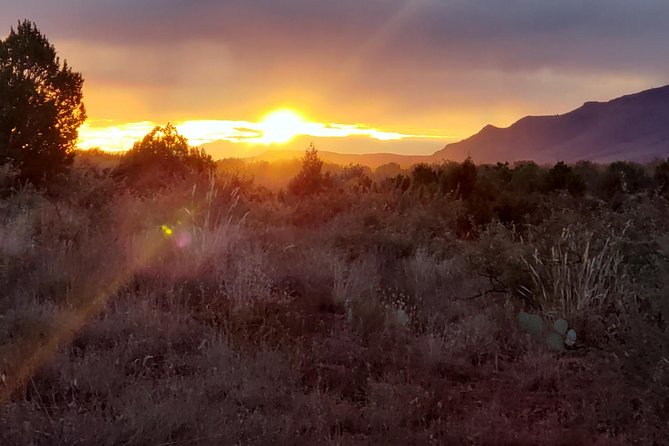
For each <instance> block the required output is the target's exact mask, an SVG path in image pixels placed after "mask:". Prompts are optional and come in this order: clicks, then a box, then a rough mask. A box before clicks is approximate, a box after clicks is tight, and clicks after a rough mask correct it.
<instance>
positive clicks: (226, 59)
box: [0, 0, 669, 125]
mask: <svg viewBox="0 0 669 446" xmlns="http://www.w3.org/2000/svg"><path fill="white" fill-rule="evenodd" d="M0 10H2V11H3V13H2V18H1V19H0V26H1V27H4V29H8V28H9V26H11V25H12V24H13V23H15V21H16V20H17V19H19V18H24V17H27V18H31V19H34V20H36V21H37V23H38V26H40V28H41V29H42V30H44V31H45V32H46V33H47V35H48V36H49V37H50V38H51V39H52V41H62V42H67V45H70V46H71V47H72V55H71V56H70V55H66V56H67V57H68V58H70V59H73V60H74V59H76V60H77V62H78V63H79V65H78V66H82V68H81V69H82V70H84V74H85V76H86V78H87V80H88V81H89V84H90V85H94V86H96V88H98V87H99V88H102V86H105V88H110V89H112V88H116V87H118V88H121V87H123V88H125V89H126V90H127V91H128V92H129V93H128V94H132V93H130V92H131V91H136V92H138V93H137V94H139V92H141V94H142V95H144V97H145V100H146V102H147V103H148V104H149V105H148V106H147V107H148V108H147V110H146V111H147V112H155V113H160V112H161V111H165V110H166V109H169V108H170V107H172V108H173V109H174V110H177V111H178V112H179V113H195V112H196V111H198V110H199V113H200V114H212V113H223V112H229V111H231V110H234V109H236V110H238V111H239V113H242V114H244V113H246V114H247V115H248V114H250V113H252V112H253V110H254V109H255V110H256V112H257V110H258V107H268V106H271V104H272V103H275V102H299V103H301V104H302V105H304V106H305V107H311V108H312V109H314V110H316V111H317V112H318V113H321V114H323V115H326V114H328V113H329V114H330V115H332V119H333V120H335V119H341V118H342V117H345V116H349V117H350V118H351V119H354V120H360V119H362V120H375V121H377V122H379V123H384V124H391V123H392V122H396V121H398V120H401V122H407V123H412V125H413V124H415V123H417V122H424V121H425V120H428V121H429V125H435V124H436V123H437V121H438V120H440V119H441V120H444V121H443V122H447V121H446V120H448V123H452V122H458V119H460V120H463V121H464V120H467V119H469V120H473V119H475V118H476V116H478V119H479V120H480V121H482V120H483V119H495V118H497V119H501V118H500V116H502V115H504V114H505V113H515V112H517V113H520V114H524V112H523V110H525V112H527V113H529V112H541V111H542V110H543V111H544V112H547V113H550V112H551V111H556V112H557V111H565V109H568V108H569V107H570V106H576V105H579V102H582V101H584V100H587V99H591V98H593V99H604V98H607V97H609V96H615V95H618V94H622V93H625V92H632V91H634V90H635V89H637V88H645V87H651V86H654V85H656V84H660V83H666V82H669V58H667V57H666V42H667V41H669V26H666V24H667V23H669V2H666V1H664V0H655V1H652V0H637V1H633V2H632V1H628V0H591V1H583V0H579V1H576V0H560V1H555V2H540V1H536V0H497V1H492V0H365V1H360V0H337V1H325V0H323V1H317V0H292V1H290V0H244V1H240V0H228V1H214V0H190V1H187V0H144V1H141V2H137V1H130V0H114V1H112V0H104V1H96V2H90V1H83V0H60V1H58V2H52V1H46V0H42V1H37V0H23V1H21V2H15V1H7V0H0ZM64 45H65V44H64ZM59 48H60V47H59ZM68 48H69V47H68ZM482 106H483V107H485V110H482V109H481V107H482ZM327 107H329V108H327ZM477 110H478V111H477ZM175 113H176V111H175ZM463 116H465V117H463ZM212 117H214V116H212ZM246 117H248V116H244V118H246ZM149 118H150V117H149ZM498 122H499V121H498ZM448 123H446V124H443V125H449V124H448ZM460 125H465V124H464V122H463V123H461V124H460ZM472 125H474V124H472Z"/></svg>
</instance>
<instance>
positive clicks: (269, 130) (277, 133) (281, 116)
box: [259, 109, 306, 144]
mask: <svg viewBox="0 0 669 446" xmlns="http://www.w3.org/2000/svg"><path fill="white" fill-rule="evenodd" d="M305 124H306V122H305V120H304V118H302V116H300V115H299V114H298V113H297V112H295V111H293V110H290V109H281V110H276V111H273V112H272V113H270V114H268V115H267V116H265V117H264V118H263V120H262V121H260V123H259V127H260V131H261V132H262V137H261V138H260V139H261V141H262V142H264V143H265V144H285V143H287V142H288V141H290V140H291V139H293V138H294V137H295V136H297V135H299V134H301V133H302V132H303V131H304V130H303V129H304V127H305Z"/></svg>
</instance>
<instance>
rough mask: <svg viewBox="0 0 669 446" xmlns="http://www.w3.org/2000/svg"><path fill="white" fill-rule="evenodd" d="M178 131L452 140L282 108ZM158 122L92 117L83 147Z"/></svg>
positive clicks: (247, 139)
mask: <svg viewBox="0 0 669 446" xmlns="http://www.w3.org/2000/svg"><path fill="white" fill-rule="evenodd" d="M175 125H176V127H177V130H178V131H179V133H181V134H182V135H183V136H185V137H186V138H187V139H188V142H189V144H191V145H193V146H202V145H203V144H209V143H212V142H215V141H228V142H232V143H244V144H246V145H248V146H257V145H270V144H286V143H287V142H289V141H290V140H292V139H293V138H295V137H297V136H313V137H318V138H346V137H350V136H358V137H368V138H371V139H376V140H379V141H397V140H402V139H407V138H428V139H448V138H450V137H449V136H444V135H420V134H411V133H400V132H391V131H384V130H378V129H375V128H372V127H369V126H366V125H362V124H336V123H329V124H323V123H319V122H310V121H308V120H306V119H305V118H304V117H303V115H301V114H300V113H298V112H296V111H294V110H290V109H278V110H275V111H273V112H271V113H269V114H267V115H265V116H264V117H263V118H262V119H261V120H260V121H259V122H251V121H232V120H190V121H181V122H176V123H175ZM155 126H156V124H155V123H153V122H150V121H142V122H132V123H115V122H113V121H109V120H88V121H86V122H85V123H84V125H82V126H81V128H80V129H79V143H78V147H79V148H80V149H83V150H86V149H92V148H100V149H102V150H106V151H112V152H114V151H124V150H128V149H130V148H131V147H132V145H133V144H134V143H135V142H136V141H138V140H141V139H142V138H143V137H144V136H145V135H146V134H147V133H149V132H150V131H151V130H152V129H153V127H155Z"/></svg>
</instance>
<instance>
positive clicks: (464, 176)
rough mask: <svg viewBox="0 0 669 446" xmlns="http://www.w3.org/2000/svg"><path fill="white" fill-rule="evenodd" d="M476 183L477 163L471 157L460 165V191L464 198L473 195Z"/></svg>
mask: <svg viewBox="0 0 669 446" xmlns="http://www.w3.org/2000/svg"><path fill="white" fill-rule="evenodd" d="M475 185H476V164H474V161H472V159H471V158H470V157H467V159H466V160H464V161H463V162H462V164H461V165H460V175H459V178H458V191H459V193H460V196H461V197H462V198H464V199H468V198H470V197H471V195H472V193H473V192H474V186H475Z"/></svg>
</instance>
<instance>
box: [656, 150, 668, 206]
mask: <svg viewBox="0 0 669 446" xmlns="http://www.w3.org/2000/svg"><path fill="white" fill-rule="evenodd" d="M653 180H654V182H655V187H656V189H657V191H658V193H659V194H660V195H663V196H665V197H669V159H667V160H665V161H662V162H661V163H660V164H658V165H657V166H656V167H655V175H654V176H653Z"/></svg>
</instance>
